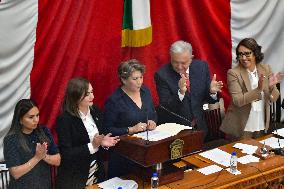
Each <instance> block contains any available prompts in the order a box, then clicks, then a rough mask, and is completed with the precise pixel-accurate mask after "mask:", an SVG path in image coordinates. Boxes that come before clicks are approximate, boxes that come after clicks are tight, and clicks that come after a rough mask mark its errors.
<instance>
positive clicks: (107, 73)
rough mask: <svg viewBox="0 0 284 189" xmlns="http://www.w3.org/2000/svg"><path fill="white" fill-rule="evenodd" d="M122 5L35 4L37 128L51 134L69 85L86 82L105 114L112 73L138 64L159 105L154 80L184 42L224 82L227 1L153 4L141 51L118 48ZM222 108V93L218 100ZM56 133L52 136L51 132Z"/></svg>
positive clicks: (119, 0) (109, 1) (159, 0)
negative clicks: (175, 45) (148, 37)
mask: <svg viewBox="0 0 284 189" xmlns="http://www.w3.org/2000/svg"><path fill="white" fill-rule="evenodd" d="M122 12H123V0H103V1H101V0H92V1H75V0H69V1H48V0H41V1H39V20H38V27H37V41H36V45H35V60H34V66H33V70H32V73H31V90H32V98H33V99H35V100H36V101H37V102H38V104H39V107H40V111H41V122H42V123H46V124H47V125H48V126H49V127H50V128H53V125H54V122H55V120H56V117H57V116H58V114H59V111H60V105H61V102H62V99H63V96H64V92H65V87H66V84H67V82H68V80H69V79H70V78H72V77H75V76H83V77H85V78H87V79H89V80H90V81H91V83H92V85H93V87H94V94H95V103H96V104H98V105H99V106H100V107H102V108H103V104H104V102H105V100H106V99H107V97H108V96H109V95H111V93H112V92H113V91H114V90H115V89H116V88H117V87H118V86H119V80H118V76H117V67H118V65H119V63H120V62H121V61H122V60H127V59H129V58H136V59H138V60H140V61H141V62H142V63H144V64H145V65H146V74H145V76H144V83H145V85H147V86H148V87H149V88H150V89H151V92H152V95H153V98H154V100H155V102H156V103H157V102H158V98H157V93H156V88H155V84H154V79H153V76H154V73H155V71H157V70H158V69H159V68H160V67H161V66H162V65H163V64H165V63H167V62H168V61H169V53H168V50H169V46H170V44H171V43H172V42H174V41H176V40H179V39H182V40H186V41H189V42H190V43H192V46H193V54H194V56H195V58H198V59H202V60H206V61H207V62H208V64H209V67H210V69H211V73H212V74H213V73H216V74H217V79H218V80H222V81H224V82H226V72H227V70H228V69H229V68H231V34H230V1H229V0H214V1H212V0H203V1H196V0H178V1H177V0H167V1H165V0H153V1H151V18H152V25H153V42H152V44H150V45H148V46H146V47H142V48H123V49H122V48H121V47H120V43H121V25H122ZM222 95H223V97H224V98H225V102H228V92H227V89H226V87H225V89H224V91H223V93H222ZM53 132H54V131H53Z"/></svg>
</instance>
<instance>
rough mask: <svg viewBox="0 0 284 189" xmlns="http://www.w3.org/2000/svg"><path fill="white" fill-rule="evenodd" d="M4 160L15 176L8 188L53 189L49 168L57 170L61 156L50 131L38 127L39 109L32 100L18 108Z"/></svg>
mask: <svg viewBox="0 0 284 189" xmlns="http://www.w3.org/2000/svg"><path fill="white" fill-rule="evenodd" d="M4 158H5V163H6V164H7V167H8V168H9V172H10V175H11V176H12V177H11V180H10V183H9V188H11V189H13V188H15V189H18V188H21V189H31V188H38V189H50V188H51V173H50V165H55V166H58V165H59V164H60V155H59V153H58V149H57V146H56V145H55V143H54V141H53V138H52V135H51V133H50V131H49V129H48V128H47V127H45V126H42V125H39V109H38V107H37V105H36V104H35V102H33V101H32V100H31V99H22V100H20V101H19V102H18V103H17V104H16V107H15V111H14V116H13V120H12V124H11V128H10V130H9V132H8V133H7V135H6V136H5V138H4Z"/></svg>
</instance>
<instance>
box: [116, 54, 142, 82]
mask: <svg viewBox="0 0 284 189" xmlns="http://www.w3.org/2000/svg"><path fill="white" fill-rule="evenodd" d="M134 71H140V72H141V73H142V74H144V73H145V66H144V65H143V64H141V63H140V62H139V61H138V60H136V59H131V60H128V61H125V62H122V63H121V64H120V65H119V67H118V76H119V79H120V81H121V79H128V78H129V77H130V75H131V74H132V73H133V72H134Z"/></svg>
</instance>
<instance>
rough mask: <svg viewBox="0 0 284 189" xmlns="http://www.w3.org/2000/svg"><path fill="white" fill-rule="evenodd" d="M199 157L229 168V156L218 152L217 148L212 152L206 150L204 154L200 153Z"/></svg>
mask: <svg viewBox="0 0 284 189" xmlns="http://www.w3.org/2000/svg"><path fill="white" fill-rule="evenodd" d="M199 155H201V156H202V157H205V158H207V159H210V160H211V161H214V162H215V163H218V164H220V165H223V166H225V167H229V166H230V159H231V154H229V153H227V152H225V151H223V150H220V149H219V148H215V149H213V150H208V151H206V152H202V153H200V154H199Z"/></svg>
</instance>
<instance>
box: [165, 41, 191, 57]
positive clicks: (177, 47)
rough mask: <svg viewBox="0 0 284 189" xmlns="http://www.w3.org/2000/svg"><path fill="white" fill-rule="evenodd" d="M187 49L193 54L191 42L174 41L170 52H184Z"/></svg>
mask: <svg viewBox="0 0 284 189" xmlns="http://www.w3.org/2000/svg"><path fill="white" fill-rule="evenodd" d="M185 51H188V52H189V54H190V55H192V46H191V44H190V43H188V42H186V41H182V40H179V41H176V42H174V43H173V44H172V45H171V48H170V54H175V53H183V52H185Z"/></svg>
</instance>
